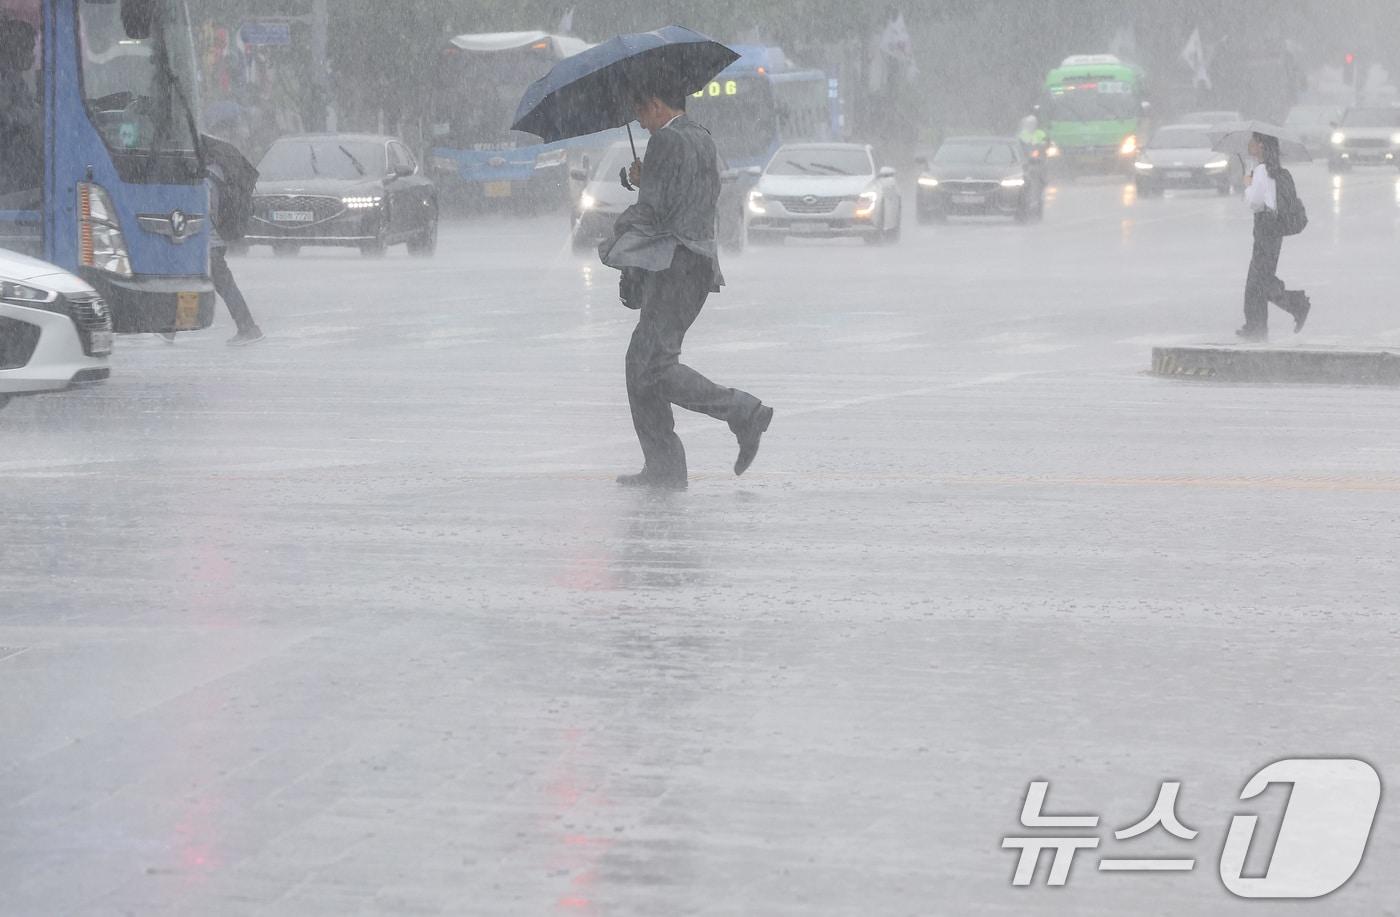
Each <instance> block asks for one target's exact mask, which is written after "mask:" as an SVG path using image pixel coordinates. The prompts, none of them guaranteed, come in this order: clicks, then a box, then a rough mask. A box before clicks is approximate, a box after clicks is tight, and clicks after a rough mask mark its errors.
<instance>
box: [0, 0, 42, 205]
mask: <svg viewBox="0 0 1400 917" xmlns="http://www.w3.org/2000/svg"><path fill="white" fill-rule="evenodd" d="M38 22H39V0H28V2H27V3H23V4H20V5H19V7H18V8H15V4H13V3H10V4H5V5H3V6H0V210H33V209H38V207H39V203H40V197H41V194H40V186H41V184H42V183H43V177H44V152H43V123H44V122H43V93H42V87H43V81H42V80H40V79H39V77H38V66H39V63H38V62H39V55H38V48H39V30H38V28H37V24H38Z"/></svg>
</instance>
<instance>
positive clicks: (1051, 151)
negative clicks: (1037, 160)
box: [1045, 143, 1060, 159]
mask: <svg viewBox="0 0 1400 917" xmlns="http://www.w3.org/2000/svg"><path fill="white" fill-rule="evenodd" d="M1059 155H1060V148H1059V147H1058V146H1056V145H1055V144H1053V143H1052V144H1050V145H1049V146H1047V147H1046V148H1045V158H1046V159H1054V158H1056V157H1057V156H1059Z"/></svg>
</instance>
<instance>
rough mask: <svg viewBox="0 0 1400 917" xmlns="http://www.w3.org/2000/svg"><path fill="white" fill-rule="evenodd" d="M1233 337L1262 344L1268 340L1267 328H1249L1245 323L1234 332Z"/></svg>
mask: <svg viewBox="0 0 1400 917" xmlns="http://www.w3.org/2000/svg"><path fill="white" fill-rule="evenodd" d="M1235 337H1237V338H1242V339H1244V340H1246V341H1252V342H1254V343H1257V344H1262V343H1265V342H1267V341H1268V340H1269V330H1268V329H1267V328H1263V329H1261V328H1251V327H1249V326H1248V325H1245V326H1244V327H1243V328H1240V329H1238V330H1237V331H1236V332H1235Z"/></svg>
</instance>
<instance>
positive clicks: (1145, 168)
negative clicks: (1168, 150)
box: [1133, 159, 1156, 172]
mask: <svg viewBox="0 0 1400 917" xmlns="http://www.w3.org/2000/svg"><path fill="white" fill-rule="evenodd" d="M1133 168H1134V169H1137V170H1138V171H1139V172H1151V171H1152V170H1153V169H1155V168H1156V166H1154V165H1153V164H1152V163H1150V162H1147V161H1146V160H1143V159H1139V160H1138V161H1137V162H1135V163H1133Z"/></svg>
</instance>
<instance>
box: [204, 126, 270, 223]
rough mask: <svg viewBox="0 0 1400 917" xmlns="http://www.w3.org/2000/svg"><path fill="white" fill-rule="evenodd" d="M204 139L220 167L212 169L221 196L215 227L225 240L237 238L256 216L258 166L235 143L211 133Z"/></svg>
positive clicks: (210, 156) (206, 150) (210, 159)
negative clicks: (254, 193) (211, 135)
mask: <svg viewBox="0 0 1400 917" xmlns="http://www.w3.org/2000/svg"><path fill="white" fill-rule="evenodd" d="M200 139H201V141H202V142H203V145H204V153H205V156H206V157H207V159H208V162H209V163H210V164H211V165H213V166H217V167H218V168H216V169H215V168H211V169H210V170H209V172H208V176H209V180H210V181H211V182H213V183H214V185H215V186H216V188H215V193H217V194H218V196H219V206H218V209H217V210H216V211H215V214H214V217H215V224H214V228H215V229H217V230H218V232H219V237H220V238H221V239H223V240H224V241H225V242H237V241H238V240H239V239H242V238H243V236H244V233H245V232H246V231H247V229H248V221H249V220H251V219H252V217H253V190H254V188H255V187H256V186H257V183H258V170H257V169H256V168H254V167H253V164H252V163H250V162H249V161H248V160H247V159H246V158H245V157H244V156H243V154H242V153H240V152H239V151H238V148H237V147H235V146H234V145H233V144H231V143H228V142H227V141H224V140H219V139H218V138H216V137H210V136H208V135H207V134H204V135H200Z"/></svg>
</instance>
